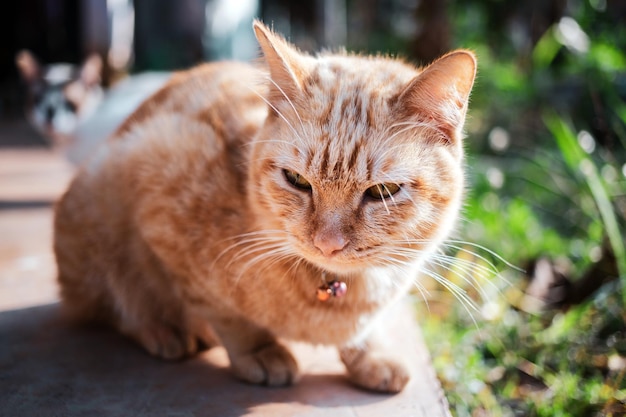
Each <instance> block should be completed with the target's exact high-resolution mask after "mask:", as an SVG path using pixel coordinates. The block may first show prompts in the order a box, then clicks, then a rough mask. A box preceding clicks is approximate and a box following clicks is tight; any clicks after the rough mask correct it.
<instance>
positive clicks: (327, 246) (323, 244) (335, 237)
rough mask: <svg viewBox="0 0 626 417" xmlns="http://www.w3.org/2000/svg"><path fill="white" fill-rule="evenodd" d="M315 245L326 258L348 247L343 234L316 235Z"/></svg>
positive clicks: (314, 238)
mask: <svg viewBox="0 0 626 417" xmlns="http://www.w3.org/2000/svg"><path fill="white" fill-rule="evenodd" d="M313 244H314V245H315V247H316V248H318V249H319V250H320V251H321V252H322V253H323V254H324V255H325V256H331V255H333V254H335V253H337V252H339V251H341V250H342V249H343V248H345V247H346V245H347V244H348V241H347V240H346V239H345V238H344V237H343V235H342V234H341V233H332V234H331V233H319V232H318V233H316V234H315V236H314V237H313Z"/></svg>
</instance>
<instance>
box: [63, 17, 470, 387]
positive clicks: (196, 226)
mask: <svg viewBox="0 0 626 417" xmlns="http://www.w3.org/2000/svg"><path fill="white" fill-rule="evenodd" d="M254 30H255V33H256V36H257V39H258V42H259V44H260V46H261V49H262V51H263V54H264V57H265V61H266V64H267V66H266V67H263V68H260V67H256V66H252V65H248V64H243V63H234V62H223V63H212V64H205V65H202V66H199V67H197V68H195V69H192V70H189V71H186V72H181V73H178V74H175V75H174V76H173V77H172V79H171V80H170V81H169V83H168V84H167V85H166V86H165V87H164V88H163V89H161V90H160V91H159V92H157V93H156V94H155V95H154V96H152V97H151V98H150V99H149V100H148V101H147V102H145V103H144V104H143V105H142V106H141V107H140V108H139V109H138V110H137V111H136V112H135V113H134V114H133V115H132V116H131V117H130V118H129V119H128V120H127V121H126V122H125V123H124V124H123V125H122V126H121V127H120V128H119V129H118V131H117V133H116V134H115V135H114V137H112V138H111V139H110V140H109V141H108V142H107V144H106V146H104V147H103V148H101V149H100V151H99V152H98V153H96V155H95V157H94V158H92V159H91V160H90V161H89V162H88V163H87V164H86V165H84V166H83V168H82V169H81V171H80V172H79V173H78V174H77V176H76V178H75V179H74V181H73V183H72V184H71V186H70V188H69V190H68V191H67V193H66V194H65V195H64V196H63V198H62V199H61V201H60V202H59V203H58V206H57V211H56V219H55V253H56V257H57V261H58V268H59V281H60V283H61V288H62V298H63V301H64V305H65V308H66V309H67V311H68V312H69V313H70V314H71V315H72V316H73V317H75V318H77V319H81V320H100V321H104V322H106V323H109V324H111V325H112V326H114V327H115V328H117V329H118V330H119V331H120V332H121V333H123V334H125V335H128V336H129V337H131V338H133V339H135V340H136V341H137V342H139V343H140V344H141V345H142V346H143V347H144V348H145V349H146V350H147V351H148V352H149V353H151V354H152V355H156V356H159V357H162V358H166V359H176V358H181V357H184V356H186V355H191V354H194V353H195V352H196V351H197V350H198V349H199V346H201V345H202V344H206V345H211V344H214V343H215V339H216V341H217V342H218V343H220V344H222V345H223V346H224V347H225V348H226V350H227V352H228V355H229V358H230V362H231V368H232V371H233V372H234V373H235V375H236V376H237V377H239V378H241V379H243V380H245V381H249V382H252V383H257V384H266V385H273V386H274V385H288V384H292V383H294V382H295V381H296V380H297V379H298V368H297V364H296V361H295V360H294V358H293V356H292V354H291V353H290V352H289V350H288V349H287V348H286V347H285V346H284V344H282V343H281V340H299V341H305V342H309V343H313V344H323V345H334V346H336V347H337V349H338V350H339V353H340V357H341V359H342V361H343V362H344V364H345V366H346V369H347V373H348V377H349V378H350V380H351V381H352V382H353V383H355V384H356V385H358V386H361V387H364V388H367V389H371V390H376V391H382V392H398V391H400V390H402V389H403V387H404V386H405V385H406V383H407V382H408V380H409V374H408V370H407V368H406V367H405V365H403V363H402V358H396V357H395V355H394V352H393V350H391V351H385V350H384V349H383V348H382V347H381V344H380V343H378V341H377V331H376V328H377V327H378V326H384V324H385V322H384V319H385V312H386V311H387V310H388V309H389V307H390V306H391V305H392V304H393V303H394V302H396V301H397V300H398V299H400V298H401V297H402V296H403V295H404V294H405V293H407V291H408V290H409V289H410V288H411V287H412V286H413V285H414V283H415V281H416V280H417V278H418V276H417V275H418V271H419V270H420V268H421V266H422V264H423V263H424V262H425V260H426V259H427V258H428V257H429V255H430V254H431V253H432V252H433V251H435V250H436V249H437V248H438V246H439V244H440V243H441V242H442V241H443V239H445V238H446V236H447V235H448V233H449V232H450V230H451V229H452V228H453V225H454V223H455V218H456V217H457V213H458V211H459V207H460V204H461V199H462V194H463V187H464V185H463V184H464V181H463V150H462V143H461V142H462V127H463V123H464V119H465V113H466V110H467V103H468V96H469V94H470V90H471V88H472V84H473V82H474V77H475V72H476V61H475V58H474V56H473V54H472V53H470V52H467V51H456V52H452V53H450V54H448V55H446V56H444V57H443V58H441V59H439V60H437V61H436V62H435V63H433V64H431V65H430V66H428V67H426V68H425V69H423V70H420V69H417V68H414V67H412V66H410V65H408V64H405V63H403V62H400V61H398V60H395V59H391V58H385V57H361V56H355V55H346V54H331V53H323V54H320V55H318V56H315V57H313V56H310V55H306V54H303V53H301V52H299V51H298V50H297V49H296V48H295V47H293V46H292V45H290V44H289V43H287V42H286V41H285V40H284V39H283V38H281V37H280V36H278V35H276V34H274V33H272V32H271V31H270V30H269V29H268V28H267V27H265V26H264V25H263V24H261V23H260V22H255V23H254ZM316 292H317V294H316ZM388 319H389V320H393V318H388Z"/></svg>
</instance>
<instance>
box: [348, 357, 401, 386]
mask: <svg viewBox="0 0 626 417" xmlns="http://www.w3.org/2000/svg"><path fill="white" fill-rule="evenodd" d="M341 356H342V359H343V361H344V363H345V365H346V368H347V370H348V377H349V379H350V381H351V382H352V383H353V384H355V385H357V386H359V387H361V388H365V389H369V390H372V391H378V392H387V393H396V392H400V391H402V390H403V389H404V387H405V386H406V384H407V383H408V382H409V379H411V375H410V373H409V370H408V368H407V367H406V365H404V364H402V363H400V362H398V361H396V360H394V359H391V358H388V357H386V356H382V355H376V354H371V353H369V352H363V351H360V352H358V353H356V352H350V353H349V354H348V353H347V352H341Z"/></svg>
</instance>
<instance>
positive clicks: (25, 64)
mask: <svg viewBox="0 0 626 417" xmlns="http://www.w3.org/2000/svg"><path fill="white" fill-rule="evenodd" d="M15 65H17V69H18V70H19V72H20V76H21V77H22V79H23V80H24V81H26V82H27V83H29V84H31V83H33V82H34V81H36V80H38V79H39V78H41V66H40V65H39V62H37V58H35V56H34V55H33V54H31V53H30V52H29V51H26V50H24V51H20V52H19V53H18V54H17V55H16V57H15Z"/></svg>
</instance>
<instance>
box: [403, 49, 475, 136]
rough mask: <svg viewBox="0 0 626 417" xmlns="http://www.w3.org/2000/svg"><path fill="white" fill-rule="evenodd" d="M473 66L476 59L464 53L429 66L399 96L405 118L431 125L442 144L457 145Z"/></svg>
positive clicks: (472, 74)
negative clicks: (442, 141) (439, 134)
mask: <svg viewBox="0 0 626 417" xmlns="http://www.w3.org/2000/svg"><path fill="white" fill-rule="evenodd" d="M476 66H477V64H476V56H475V55H474V54H473V53H472V52H470V51H467V50H457V51H454V52H451V53H449V54H447V55H444V56H443V57H441V58H439V59H438V60H436V61H435V62H433V63H432V64H430V65H429V66H428V67H426V69H424V71H423V72H422V73H421V74H420V75H418V76H417V77H416V78H415V79H414V80H413V81H412V82H411V83H410V84H409V86H408V87H407V88H406V90H405V91H404V92H403V93H402V94H401V96H400V103H401V105H402V107H403V109H404V110H405V112H407V114H406V117H408V118H411V119H417V120H419V121H420V122H422V123H427V124H429V125H431V126H432V127H433V128H435V129H436V130H437V131H439V132H440V133H441V134H442V139H443V140H444V141H445V142H448V143H452V144H455V143H457V142H458V141H459V140H460V139H461V137H462V130H463V124H464V122H465V113H466V112H467V106H468V102H469V96H470V93H471V91H472V86H473V85H474V79H475V78H476Z"/></svg>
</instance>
